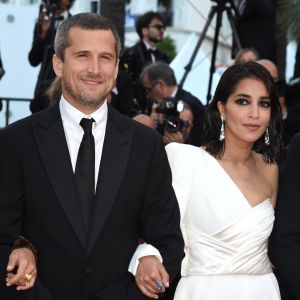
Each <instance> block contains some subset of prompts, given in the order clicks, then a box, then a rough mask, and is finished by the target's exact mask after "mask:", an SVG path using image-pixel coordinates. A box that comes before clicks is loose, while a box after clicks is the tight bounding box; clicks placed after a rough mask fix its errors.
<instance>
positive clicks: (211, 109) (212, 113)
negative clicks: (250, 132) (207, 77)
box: [204, 62, 284, 164]
mask: <svg viewBox="0 0 300 300" xmlns="http://www.w3.org/2000/svg"><path fill="white" fill-rule="evenodd" d="M246 78H255V79H257V80H260V81H261V82H262V83H263V84H264V85H265V87H266V89H267V91H268V93H269V96H270V102H271V117H270V122H269V126H268V132H269V140H270V144H269V145H266V143H265V134H264V135H263V136H261V137H260V138H259V139H258V140H257V141H256V142H255V143H254V145H253V150H254V151H255V152H257V153H260V154H262V156H263V159H264V160H265V161H266V162H268V163H277V164H278V163H280V161H281V160H282V158H283V149H284V148H283V147H284V146H283V142H282V136H281V134H282V121H281V108H280V104H279V99H278V94H277V90H276V86H275V83H274V81H273V79H272V77H271V75H270V73H269V72H268V71H267V70H266V69H265V68H264V67H263V66H261V65H260V64H258V63H256V62H247V63H244V64H237V65H233V66H231V67H229V68H228V69H227V70H226V71H225V72H224V73H223V75H222V77H221V79H220V81H219V83H218V86H217V88H216V92H215V95H214V98H213V100H212V102H211V103H210V104H209V106H208V109H207V113H206V118H205V124H204V145H205V146H206V151H208V152H209V153H210V154H211V155H213V156H214V157H217V158H220V157H222V156H223V154H224V151H225V145H226V141H225V140H223V141H220V140H219V137H220V130H221V125H222V121H221V116H220V113H219V110H218V106H217V103H218V101H221V103H222V104H223V105H225V104H226V103H227V100H228V98H229V96H230V95H231V94H232V93H233V92H234V90H235V89H236V87H237V85H238V84H239V82H240V81H241V80H243V79H246Z"/></svg>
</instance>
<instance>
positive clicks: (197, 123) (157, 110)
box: [140, 62, 205, 146]
mask: <svg viewBox="0 0 300 300" xmlns="http://www.w3.org/2000/svg"><path fill="white" fill-rule="evenodd" d="M140 80H141V82H142V84H143V87H144V89H145V93H146V97H147V99H148V105H149V107H150V110H151V117H152V119H153V120H154V122H156V125H158V126H157V128H158V129H159V131H160V125H159V124H161V123H163V122H164V119H165V118H166V117H168V116H166V112H167V114H168V111H169V112H170V111H172V109H170V110H168V109H165V111H164V112H163V113H162V110H161V104H160V103H161V102H163V100H164V99H165V98H167V97H172V98H174V99H175V100H177V103H176V105H177V104H178V103H179V100H182V101H183V102H184V103H186V104H188V106H189V107H190V110H191V111H192V113H193V118H194V119H193V124H194V125H193V127H192V128H191V130H190V134H189V139H188V143H189V144H191V145H195V146H200V145H201V136H202V131H203V120H204V111H205V109H204V106H203V104H202V103H201V102H200V100H199V99H198V98H196V97H195V96H193V95H192V94H191V93H189V92H187V91H185V90H183V89H181V88H180V87H179V86H178V85H177V82H176V78H175V74H174V71H173V70H172V68H171V67H170V66H169V65H168V64H166V63H162V62H156V63H153V64H151V65H148V66H147V67H145V69H144V70H143V71H142V74H141V76H140ZM164 102H166V101H165V100H164ZM171 103H172V101H170V104H171ZM176 105H175V106H176ZM183 108H184V106H183V107H182V109H183ZM179 109H180V108H179V107H177V108H176V110H177V113H179V117H180V112H181V111H182V109H181V110H179ZM171 114H172V113H171ZM180 132H182V130H181V131H180ZM163 134H164V133H163Z"/></svg>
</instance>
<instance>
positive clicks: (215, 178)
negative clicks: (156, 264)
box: [166, 143, 280, 300]
mask: <svg viewBox="0 0 300 300" xmlns="http://www.w3.org/2000/svg"><path fill="white" fill-rule="evenodd" d="M166 149H167V154H168V158H169V162H170V165H171V169H172V175H173V186H174V189H175V193H176V196H177V199H178V203H179V206H180V212H181V229H182V233H183V236H184V240H185V254H186V256H185V258H184V260H183V262H182V269H181V273H182V276H183V278H182V279H181V281H180V283H179V285H178V287H177V290H176V294H175V300H184V299H187V300H200V299H201V300H202V299H203V300H204V299H205V300H217V299H222V300H224V299H225V300H227V299H228V300H229V299H230V300H237V299H239V300H243V299H247V300H248V299H249V300H252V299H253V300H254V299H255V300H256V299H259V300H264V299H266V300H267V299H268V300H276V299H280V294H279V290H278V284H277V281H276V279H275V277H274V275H273V273H272V269H271V267H270V262H269V259H268V256H267V242H268V237H269V235H270V233H271V230H272V227H273V222H274V210H273V207H272V204H271V201H270V199H265V200H262V202H261V203H260V204H258V205H257V206H255V207H252V206H251V205H250V204H249V202H248V201H247V199H246V198H245V196H244V195H243V193H242V192H241V191H240V190H239V188H238V187H237V185H236V184H235V183H234V182H233V180H232V179H231V178H230V176H229V175H228V174H227V173H226V172H225V170H224V169H223V168H222V166H221V165H220V164H219V162H218V161H217V160H216V159H215V158H214V157H212V156H211V155H210V154H208V153H207V152H206V151H205V150H203V149H202V148H197V147H194V146H190V145H181V144H175V143H172V144H169V145H168V146H167V147H166Z"/></svg>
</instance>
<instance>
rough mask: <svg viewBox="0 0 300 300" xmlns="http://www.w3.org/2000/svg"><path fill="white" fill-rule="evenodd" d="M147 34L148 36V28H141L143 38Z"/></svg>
mask: <svg viewBox="0 0 300 300" xmlns="http://www.w3.org/2000/svg"><path fill="white" fill-rule="evenodd" d="M147 34H148V28H147V27H144V28H142V36H145V35H147Z"/></svg>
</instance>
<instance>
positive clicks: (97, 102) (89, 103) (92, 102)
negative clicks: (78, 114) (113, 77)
mask: <svg viewBox="0 0 300 300" xmlns="http://www.w3.org/2000/svg"><path fill="white" fill-rule="evenodd" d="M63 85H64V89H65V91H66V92H67V93H68V94H69V95H70V96H71V97H72V98H73V99H74V100H75V101H76V102H77V103H78V104H80V105H81V106H82V107H86V108H90V109H97V108H99V107H100V106H101V105H102V104H103V102H104V101H105V100H106V98H107V96H108V95H109V93H110V91H109V92H108V93H106V94H102V95H99V96H97V97H96V96H94V97H93V96H89V95H88V94H86V93H85V92H84V91H81V90H80V91H79V93H77V92H75V91H74V89H73V88H72V87H71V85H69V84H68V82H64V83H63Z"/></svg>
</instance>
